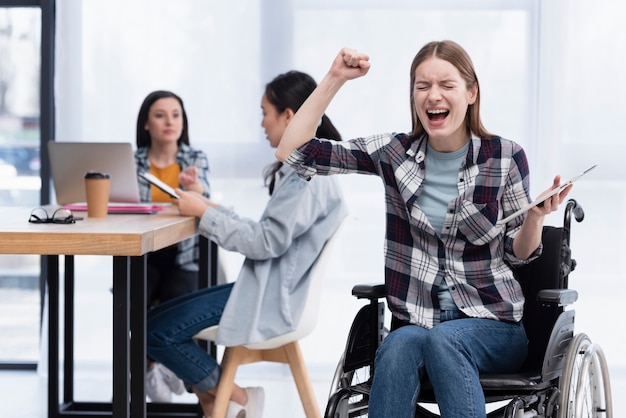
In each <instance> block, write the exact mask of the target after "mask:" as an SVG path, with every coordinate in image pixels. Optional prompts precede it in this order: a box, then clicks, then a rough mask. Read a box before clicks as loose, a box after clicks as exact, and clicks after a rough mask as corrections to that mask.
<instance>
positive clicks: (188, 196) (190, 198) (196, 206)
mask: <svg viewBox="0 0 626 418" xmlns="http://www.w3.org/2000/svg"><path fill="white" fill-rule="evenodd" d="M176 194H178V199H174V202H173V203H174V205H176V206H178V211H179V212H180V214H181V215H185V216H195V217H196V218H202V215H203V214H204V211H206V209H207V208H208V207H209V206H211V207H216V206H217V204H216V203H214V202H212V201H210V200H209V199H207V198H206V197H204V196H202V195H201V194H198V193H196V192H185V191H182V190H181V189H176Z"/></svg>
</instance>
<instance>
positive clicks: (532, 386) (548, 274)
mask: <svg viewBox="0 0 626 418" xmlns="http://www.w3.org/2000/svg"><path fill="white" fill-rule="evenodd" d="M572 215H573V216H574V219H575V220H576V221H577V222H582V220H583V219H584V211H583V209H582V207H581V206H579V205H578V203H577V202H576V201H575V200H574V199H570V200H569V201H568V202H567V205H566V207H565V216H564V224H563V227H551V226H544V228H543V234H542V242H543V244H544V251H543V253H542V255H541V256H540V257H539V258H538V259H537V260H534V261H533V262H531V263H529V264H527V265H525V266H523V267H522V268H518V269H516V270H515V274H516V278H517V279H518V280H519V281H520V283H521V284H522V288H523V289H524V295H525V296H526V305H525V307H524V319H523V321H524V325H525V327H526V332H527V335H528V339H529V355H528V358H527V360H526V363H525V364H524V366H523V367H522V369H521V370H520V371H519V372H518V373H516V374H506V375H504V374H501V375H481V376H480V382H481V386H482V387H483V391H484V393H485V400H486V404H487V405H490V404H494V405H495V403H497V402H500V404H499V405H496V406H495V409H494V410H492V411H491V412H489V413H488V414H487V417H488V418H526V417H541V418H612V416H613V412H612V399H611V388H610V380H609V372H608V367H607V362H606V358H605V356H604V353H603V351H602V349H601V347H600V346H599V345H598V344H595V343H592V342H591V340H590V339H589V337H588V336H587V335H586V334H584V333H579V334H576V335H575V334H574V319H575V311H574V310H565V309H564V307H566V306H568V305H570V304H572V303H574V302H575V301H576V300H577V298H578V293H577V292H576V291H575V290H573V289H568V277H569V274H570V273H571V272H572V271H574V269H575V268H576V261H575V260H574V259H572V258H571V251H570V245H569V244H570V224H571V217H572ZM352 295H353V296H355V297H357V298H359V299H367V300H369V303H368V304H367V305H365V306H363V307H362V308H361V309H360V310H359V312H358V313H357V315H356V316H355V319H354V320H353V323H352V326H351V329H350V333H349V335H348V339H347V342H346V347H345V350H344V352H343V354H342V356H341V359H340V360H339V362H338V364H337V368H336V371H335V375H334V377H333V381H332V384H331V390H330V396H329V399H328V403H327V406H326V411H325V415H324V416H325V417H326V418H348V417H350V418H352V417H366V416H367V414H368V399H369V393H370V388H371V380H372V376H373V374H374V358H375V354H376V349H377V348H378V346H379V345H380V344H381V343H382V341H383V339H384V338H385V337H386V335H387V334H388V333H389V331H388V330H387V329H386V327H385V311H386V307H385V303H384V302H383V301H382V299H383V298H384V297H385V285H384V284H375V285H363V284H361V285H356V286H354V288H353V289H352ZM392 327H393V322H392ZM434 404H436V400H435V396H434V392H433V390H432V386H431V385H430V382H429V381H428V378H427V377H426V378H424V380H423V381H422V389H421V392H420V397H419V400H418V404H417V405H416V410H415V417H416V418H435V417H440V415H438V413H437V412H438V410H437V409H436V408H434V407H433V405H434Z"/></svg>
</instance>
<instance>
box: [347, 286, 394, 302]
mask: <svg viewBox="0 0 626 418" xmlns="http://www.w3.org/2000/svg"><path fill="white" fill-rule="evenodd" d="M386 293H387V292H386V290H385V285H384V283H378V284H357V285H356V286H354V287H353V288H352V296H356V297H357V298H359V299H364V298H367V299H380V298H383V297H385V295H386Z"/></svg>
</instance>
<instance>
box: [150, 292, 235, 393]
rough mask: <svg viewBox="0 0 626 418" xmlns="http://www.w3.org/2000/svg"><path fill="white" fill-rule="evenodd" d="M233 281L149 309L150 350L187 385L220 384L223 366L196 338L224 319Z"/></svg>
mask: <svg viewBox="0 0 626 418" xmlns="http://www.w3.org/2000/svg"><path fill="white" fill-rule="evenodd" d="M232 288H233V283H229V284H224V285H219V286H213V287H210V288H207V289H201V290H198V291H195V292H192V293H187V294H185V295H182V296H179V297H177V298H174V299H171V300H169V301H167V302H164V303H161V304H159V305H157V306H156V307H155V308H153V309H151V310H150V311H149V312H148V319H147V328H148V329H147V336H146V340H147V345H146V348H147V351H148V356H149V357H150V358H153V359H155V360H156V361H158V362H159V363H162V364H163V365H165V367H167V368H168V369H170V370H171V371H173V372H174V373H175V374H176V375H177V376H178V377H180V378H181V379H182V380H183V381H184V382H185V386H186V387H189V386H194V387H195V388H196V389H197V390H199V391H201V392H205V391H207V390H209V389H211V388H213V387H215V386H216V385H217V383H218V382H219V379H220V374H221V369H220V367H219V366H218V364H217V362H216V360H215V359H214V358H212V357H211V356H210V355H209V354H208V353H207V351H206V350H205V349H203V348H201V347H200V346H199V345H198V344H197V343H196V342H195V340H194V339H193V337H194V335H196V334H197V333H198V332H200V331H202V330H203V329H205V328H208V327H211V326H213V325H217V324H219V322H220V318H221V317H222V313H223V312H224V307H225V306H226V302H227V301H228V297H229V296H230V292H231V290H232Z"/></svg>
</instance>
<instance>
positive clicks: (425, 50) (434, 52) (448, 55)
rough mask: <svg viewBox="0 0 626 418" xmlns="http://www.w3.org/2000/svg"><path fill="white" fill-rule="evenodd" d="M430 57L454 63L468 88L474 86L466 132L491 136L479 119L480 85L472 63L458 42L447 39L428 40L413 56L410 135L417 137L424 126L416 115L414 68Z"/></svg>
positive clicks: (466, 118)
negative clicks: (474, 99)
mask: <svg viewBox="0 0 626 418" xmlns="http://www.w3.org/2000/svg"><path fill="white" fill-rule="evenodd" d="M432 57H437V58H439V59H442V60H445V61H448V62H449V63H450V64H452V65H454V66H455V67H456V69H457V70H459V73H460V74H461V77H463V79H464V80H465V85H466V88H467V89H468V90H469V89H473V88H476V101H475V102H474V103H473V104H471V105H469V106H468V108H467V114H466V115H465V123H466V127H467V130H468V133H470V132H473V133H474V134H476V135H478V136H479V137H481V138H491V137H492V136H493V135H492V134H491V133H489V131H487V129H485V127H484V126H483V123H482V122H481V120H480V87H479V85H478V76H476V71H475V70H474V64H473V63H472V60H471V58H470V57H469V55H468V54H467V52H465V50H464V49H463V48H462V47H461V46H460V45H459V44H457V43H456V42H454V41H449V40H445V41H434V42H429V43H427V44H426V45H424V46H423V47H422V49H420V51H419V52H418V53H417V55H416V56H415V58H413V63H412V64H411V85H410V92H411V120H412V128H413V129H412V135H413V136H415V137H419V136H420V135H422V134H423V133H424V126H422V122H421V121H420V120H419V118H418V117H417V109H416V107H415V100H414V94H415V70H416V69H417V67H418V66H419V65H420V64H421V63H422V62H424V61H425V60H427V59H428V58H432Z"/></svg>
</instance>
